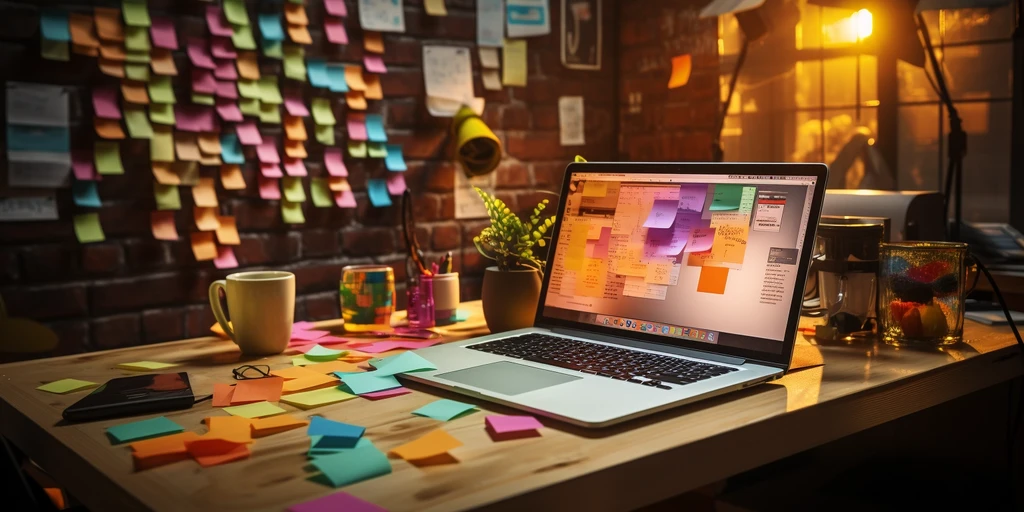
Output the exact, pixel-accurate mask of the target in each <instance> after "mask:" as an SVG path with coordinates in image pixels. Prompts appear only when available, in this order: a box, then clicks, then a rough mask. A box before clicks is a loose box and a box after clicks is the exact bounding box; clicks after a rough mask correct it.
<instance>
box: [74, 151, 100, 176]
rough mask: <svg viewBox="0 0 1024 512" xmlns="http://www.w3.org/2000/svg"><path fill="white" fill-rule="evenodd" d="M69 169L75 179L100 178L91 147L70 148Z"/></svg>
mask: <svg viewBox="0 0 1024 512" xmlns="http://www.w3.org/2000/svg"><path fill="white" fill-rule="evenodd" d="M71 169H72V170H73V171H74V172H75V179H76V180H80V181H99V179H100V175H99V174H97V173H96V165H95V164H94V163H93V156H92V150H91V149H73V150H71Z"/></svg>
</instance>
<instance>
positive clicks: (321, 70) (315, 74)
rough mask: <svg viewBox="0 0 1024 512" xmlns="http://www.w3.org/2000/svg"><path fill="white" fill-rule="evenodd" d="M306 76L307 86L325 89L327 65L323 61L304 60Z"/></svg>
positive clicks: (326, 85) (326, 86)
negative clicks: (307, 79) (307, 76)
mask: <svg viewBox="0 0 1024 512" xmlns="http://www.w3.org/2000/svg"><path fill="white" fill-rule="evenodd" d="M306 74H307V75H309V85H312V86H313V87H319V88H321V89H327V88H328V85H329V83H328V82H329V81H328V79H327V64H326V63H325V62H324V60H323V59H306Z"/></svg>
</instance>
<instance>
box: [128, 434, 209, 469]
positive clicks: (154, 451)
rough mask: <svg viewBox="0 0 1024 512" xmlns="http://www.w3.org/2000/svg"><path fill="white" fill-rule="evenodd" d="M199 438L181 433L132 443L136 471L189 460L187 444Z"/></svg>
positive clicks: (196, 435)
mask: <svg viewBox="0 0 1024 512" xmlns="http://www.w3.org/2000/svg"><path fill="white" fill-rule="evenodd" d="M198 438H199V434H196V433H195V432H181V433H178V434H170V435H166V436H160V437H156V438H153V439H146V440H142V441H135V442H133V443H131V445H129V446H131V448H132V461H133V462H134V463H135V470H136V471H141V470H144V469H150V468H155V467H158V466H163V465H165V464H171V463H173V462H178V461H182V460H185V459H187V458H189V454H188V450H187V449H186V448H185V443H187V442H189V441H194V440H196V439H198Z"/></svg>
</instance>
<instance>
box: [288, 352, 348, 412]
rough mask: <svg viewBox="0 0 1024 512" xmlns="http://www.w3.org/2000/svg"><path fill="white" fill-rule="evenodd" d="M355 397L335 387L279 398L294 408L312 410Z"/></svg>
mask: <svg viewBox="0 0 1024 512" xmlns="http://www.w3.org/2000/svg"><path fill="white" fill-rule="evenodd" d="M311 363H312V361H311ZM355 397H356V395H353V394H351V393H346V392H344V391H342V390H341V389H340V388H338V387H337V386H335V387H331V388H324V389H316V390H313V391H305V392H303V393H293V394H291V395H284V396H282V397H281V402H284V403H286V404H289V405H293V406H295V407H298V408H299V409H312V408H314V407H320V406H323V405H328V404H335V403H338V402H344V401H345V400H351V399H353V398H355Z"/></svg>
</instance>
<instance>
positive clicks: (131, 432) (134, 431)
mask: <svg viewBox="0 0 1024 512" xmlns="http://www.w3.org/2000/svg"><path fill="white" fill-rule="evenodd" d="M184 430H185V427H182V426H181V425H178V424H177V423H175V422H173V421H171V420H169V419H167V417H165V416H159V417H156V418H152V419H148V420H142V421H133V422H131V423H124V424H121V425H115V426H113V427H110V428H108V429H107V435H109V436H110V437H111V439H113V440H114V444H120V443H127V442H128V441H135V440H139V439H149V438H152V437H159V436H163V435H167V434H174V433H177V432H182V431H184Z"/></svg>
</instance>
